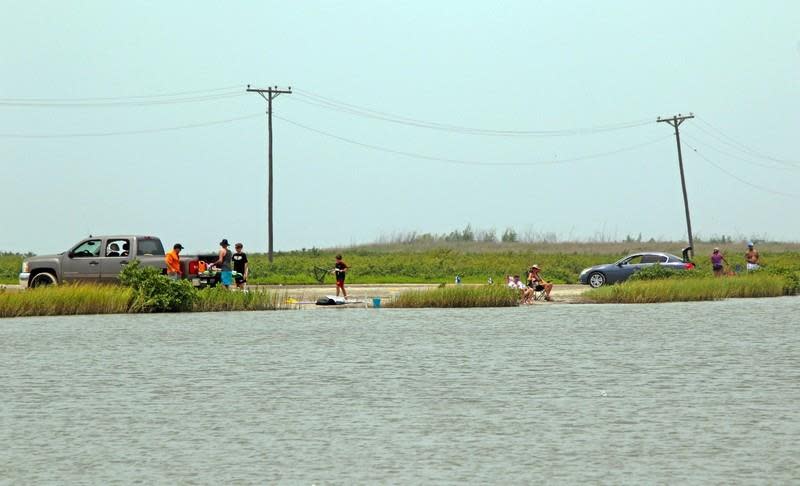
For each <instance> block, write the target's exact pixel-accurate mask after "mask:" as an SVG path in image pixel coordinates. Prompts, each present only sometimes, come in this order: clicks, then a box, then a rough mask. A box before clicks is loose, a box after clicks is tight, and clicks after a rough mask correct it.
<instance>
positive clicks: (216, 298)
mask: <svg viewBox="0 0 800 486" xmlns="http://www.w3.org/2000/svg"><path fill="white" fill-rule="evenodd" d="M285 301H286V293H285V292H272V291H268V290H250V291H248V292H239V291H232V290H225V289H223V288H209V289H203V290H200V291H198V292H197V298H196V299H195V301H194V305H193V307H192V310H193V311H194V312H219V311H254V310H278V309H284V308H286V305H284V302H285Z"/></svg>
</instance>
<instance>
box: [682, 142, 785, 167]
mask: <svg viewBox="0 0 800 486" xmlns="http://www.w3.org/2000/svg"><path fill="white" fill-rule="evenodd" d="M683 136H684V137H685V138H687V139H689V140H693V141H694V143H699V144H700V145H703V146H705V147H706V148H708V149H711V150H713V151H714V152H717V153H719V154H722V155H724V156H726V157H730V158H732V159H737V160H741V161H742V162H746V163H748V164H752V165H754V166H756V167H762V168H764V169H771V170H800V167H793V166H791V165H788V164H783V165H779V166H778V165H767V164H763V163H760V162H756V161H755V160H753V159H748V158H745V157H742V156H740V155H735V154H732V153H730V152H726V151H725V150H721V149H720V148H718V147H715V146H714V145H711V144H709V143H707V142H705V141H703V140H702V139H699V138H697V137H694V136H692V135H686V134H684V135H683Z"/></svg>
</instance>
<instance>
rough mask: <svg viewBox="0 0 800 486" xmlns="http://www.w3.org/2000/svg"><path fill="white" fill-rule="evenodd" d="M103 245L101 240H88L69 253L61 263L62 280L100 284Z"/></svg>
mask: <svg viewBox="0 0 800 486" xmlns="http://www.w3.org/2000/svg"><path fill="white" fill-rule="evenodd" d="M102 243H103V242H102V240H100V239H99V238H93V239H88V240H84V241H82V242H80V243H78V245H77V246H75V247H74V248H73V249H72V250H70V251H68V252H67V253H66V255H64V259H63V260H62V262H61V279H62V280H64V281H65V282H98V281H99V280H100V261H101V260H102V258H101V256H100V255H101V251H102Z"/></svg>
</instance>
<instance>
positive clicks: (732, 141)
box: [697, 118, 800, 165]
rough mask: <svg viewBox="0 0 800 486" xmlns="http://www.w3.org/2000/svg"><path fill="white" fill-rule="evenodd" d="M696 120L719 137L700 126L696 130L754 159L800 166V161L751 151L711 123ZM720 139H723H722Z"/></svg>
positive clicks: (700, 119)
mask: <svg viewBox="0 0 800 486" xmlns="http://www.w3.org/2000/svg"><path fill="white" fill-rule="evenodd" d="M698 120H699V121H700V122H701V123H703V124H705V125H706V126H707V127H709V128H710V129H712V130H714V131H715V132H717V133H719V135H716V134H714V133H712V132H710V131H709V130H706V129H704V128H703V127H701V126H698V127H697V128H699V129H700V130H701V131H703V132H705V133H707V134H708V135H710V136H712V137H714V138H716V139H717V140H719V141H721V142H722V143H725V144H727V145H730V146H733V147H736V148H737V149H738V150H744V151H745V152H748V153H750V154H751V155H753V156H755V157H758V158H760V159H765V160H770V161H772V162H778V163H780V164H790V165H796V164H800V161H797V160H787V159H780V158H777V157H772V156H769V155H764V154H762V153H759V152H758V151H756V150H753V149H751V148H750V147H748V146H747V145H744V144H742V143H741V142H739V141H738V140H736V139H735V138H733V137H731V136H729V135H726V134H725V132H723V131H722V130H720V129H719V128H716V127H715V126H714V125H712V124H711V123H709V122H707V121H706V120H704V119H702V118H698ZM722 137H724V139H723V138H722Z"/></svg>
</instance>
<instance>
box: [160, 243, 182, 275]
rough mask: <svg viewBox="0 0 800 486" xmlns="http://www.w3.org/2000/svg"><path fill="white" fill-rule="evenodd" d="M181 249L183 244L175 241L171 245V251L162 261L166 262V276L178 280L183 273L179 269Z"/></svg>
mask: <svg viewBox="0 0 800 486" xmlns="http://www.w3.org/2000/svg"><path fill="white" fill-rule="evenodd" d="M181 250H183V245H181V244H180V243H175V244H174V245H172V251H170V252H169V253H167V255H166V256H165V257H164V261H165V262H167V277H169V278H171V279H173V280H180V278H181V275H182V274H183V272H182V271H181V256H180V255H181Z"/></svg>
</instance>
